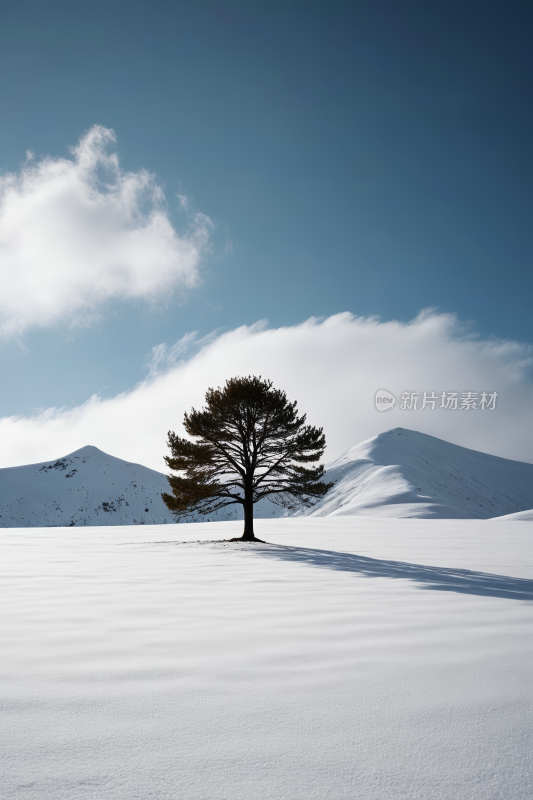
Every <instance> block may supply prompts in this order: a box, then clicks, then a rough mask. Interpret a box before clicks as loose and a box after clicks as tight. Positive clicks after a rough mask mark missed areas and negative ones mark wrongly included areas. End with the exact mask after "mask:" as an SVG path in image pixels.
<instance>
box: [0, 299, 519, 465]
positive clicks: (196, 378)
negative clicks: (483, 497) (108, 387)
mask: <svg viewBox="0 0 533 800" xmlns="http://www.w3.org/2000/svg"><path fill="white" fill-rule="evenodd" d="M532 364H533V348H532V347H531V346H529V345H524V344H520V343H516V342H506V341H501V340H493V339H490V340H489V339H481V338H476V337H475V336H473V335H472V334H470V333H469V332H468V330H465V328H464V326H462V325H460V324H459V322H458V321H457V320H456V319H455V318H454V317H453V316H450V315H446V314H436V313H429V314H422V315H420V316H419V317H418V318H417V319H415V320H413V321H412V322H411V323H408V324H404V323H400V322H394V321H392V322H380V321H379V320H377V319H363V318H358V317H354V316H352V315H351V314H339V315H336V316H333V317H329V318H328V319H325V320H316V319H310V320H308V321H307V322H304V323H302V324H301V325H295V326H293V327H287V328H277V329H268V328H266V327H265V324H264V323H258V324H257V325H254V326H243V327H241V328H237V329H235V330H232V331H227V332H225V333H218V334H217V333H216V332H215V333H214V334H213V335H212V336H211V339H210V340H204V341H203V342H202V340H200V339H198V338H197V337H196V335H195V334H194V333H190V334H187V335H186V336H185V337H183V338H182V339H180V340H179V342H177V343H176V344H175V345H173V346H171V347H167V346H166V345H164V344H161V345H158V346H157V347H156V348H154V350H153V351H152V354H151V360H150V362H149V369H150V372H151V374H150V376H149V377H148V378H147V379H146V380H145V381H143V382H142V383H140V384H139V385H138V386H136V387H135V388H134V389H132V391H130V392H126V393H124V394H121V395H119V396H117V397H114V398H111V399H100V398H98V397H93V398H91V399H90V400H88V401H87V403H85V404H84V405H82V406H79V407H77V408H74V409H68V410H65V409H49V410H47V411H45V412H43V413H41V414H39V415H37V416H35V417H31V418H28V417H19V418H14V417H12V418H4V419H1V420H0V441H1V442H2V448H1V450H0V459H1V461H0V464H1V465H2V466H12V465H15V464H24V463H31V462H36V461H41V460H45V459H48V458H55V457H58V456H61V455H65V454H66V453H69V452H71V451H72V450H74V449H76V448H78V447H82V446H83V445H86V444H93V445H96V446H97V447H99V448H101V449H102V450H106V451H108V452H110V453H111V454H113V455H116V456H120V457H122V458H126V459H129V460H131V461H137V462H141V463H144V464H146V465H148V466H151V467H153V468H154V469H158V470H164V463H163V455H164V454H165V453H166V445H165V441H166V434H167V431H168V430H169V429H171V430H175V431H181V430H182V429H181V421H182V419H183V412H184V411H186V410H189V409H190V408H191V406H195V407H197V408H198V407H201V406H202V404H203V399H204V395H205V391H206V389H207V388H208V387H209V386H220V385H222V384H223V383H224V381H225V380H226V378H229V377H231V376H234V375H248V374H256V375H258V374H261V375H263V376H264V377H268V378H271V379H272V380H273V381H274V384H275V385H276V386H278V387H280V388H283V389H284V390H285V391H286V392H287V394H288V397H289V399H291V400H297V401H298V404H299V408H300V409H301V410H302V411H305V412H307V414H308V419H309V422H310V423H311V424H313V425H321V426H324V429H325V433H326V437H327V442H328V451H327V454H326V455H327V457H328V458H333V457H334V456H336V455H338V454H340V453H341V452H342V451H343V450H346V449H347V448H349V447H351V446H352V445H354V444H356V443H358V442H360V441H362V440H364V439H367V438H369V437H371V436H374V435H376V434H378V433H380V432H382V431H385V430H388V429H390V428H394V427H397V426H401V427H405V428H412V429H414V430H419V431H422V432H424V433H429V434H431V435H433V436H439V437H441V438H443V439H446V440H448V441H450V442H453V443H455V444H460V445H463V446H465V447H471V448H473V449H476V450H482V451H484V452H488V453H492V454H494V455H499V456H503V457H505V458H514V459H517V460H522V461H530V462H531V461H533V456H532V453H533V426H532V425H531V418H532V413H533V386H532V384H531V380H530V371H531V368H532ZM380 388H385V389H388V390H390V391H392V392H393V393H395V394H396V396H398V395H399V393H400V392H401V391H403V390H418V391H420V392H421V393H422V392H424V391H427V392H431V391H435V392H437V393H438V392H441V391H459V392H461V391H470V390H473V391H483V390H486V391H488V390H491V391H497V392H498V393H499V400H498V406H497V408H496V410H495V411H485V412H481V411H473V412H465V411H460V410H457V411H448V412H444V411H438V410H435V411H431V410H429V409H426V410H424V411H419V410H418V411H401V410H399V408H398V406H396V407H395V408H394V409H393V410H392V411H389V412H387V413H385V414H380V413H378V412H377V411H376V410H375V409H374V403H373V400H374V392H375V391H376V390H377V389H380Z"/></svg>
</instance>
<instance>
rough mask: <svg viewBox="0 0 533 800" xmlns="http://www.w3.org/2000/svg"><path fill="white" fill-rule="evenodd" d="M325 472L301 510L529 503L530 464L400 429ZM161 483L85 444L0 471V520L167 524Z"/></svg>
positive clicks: (466, 508) (436, 509)
mask: <svg viewBox="0 0 533 800" xmlns="http://www.w3.org/2000/svg"><path fill="white" fill-rule="evenodd" d="M326 471H327V475H326V480H328V481H331V480H333V481H336V483H335V486H334V487H333V488H332V489H331V491H330V492H328V494H327V495H326V497H325V498H324V499H323V500H321V501H320V502H319V503H318V504H317V505H316V506H314V508H312V509H307V510H304V511H302V512H301V515H303V516H319V517H325V516H330V515H332V516H339V515H342V516H359V515H364V516H369V515H370V516H381V517H407V518H416V517H420V518H435V519H475V518H478V519H489V518H492V517H502V516H504V515H517V517H516V518H517V519H520V518H524V517H523V516H522V514H523V513H524V512H526V517H525V518H529V516H527V512H528V510H529V509H533V464H524V463H521V462H519V461H509V460H508V459H505V458H497V457H496V456H489V455H487V454H486V453H479V452H477V451H475V450H468V449H467V448H465V447H459V446H458V445H454V444H450V443H449V442H445V441H443V440H442V439H437V438H435V437H434V436H428V435H427V434H424V433H418V432H416V431H410V430H407V429H405V428H395V429H394V430H391V431H388V432H387V433H382V434H380V435H379V436H375V437H374V438H372V439H368V440H367V441H365V442H361V444H358V445H356V446H355V447H352V448H351V449H350V450H347V451H346V453H344V454H343V455H342V456H340V457H339V458H337V459H335V460H334V461H332V462H330V463H329V464H327V466H326ZM168 488H169V487H168V483H167V480H166V477H165V475H163V474H162V473H160V472H156V471H155V470H152V469H148V467H143V466H141V465H140V464H132V463H130V462H128V461H123V460H122V459H120V458H115V457H114V456H110V455H107V454H106V453H103V452H102V451H101V450H98V448H96V447H90V446H89V447H82V448H81V449H80V450H76V451H75V452H74V453H71V454H70V455H68V456H65V457H64V458H60V459H57V460H55V461H47V462H43V463H41V464H30V465H28V466H24V467H11V468H8V469H0V527H2V528H27V527H49V526H54V527H56V526H58V527H63V526H80V525H82V526H85V525H98V526H102V525H143V524H165V523H174V522H176V521H177V520H176V518H175V517H174V516H173V515H172V514H170V512H169V511H168V509H167V507H166V506H165V504H164V503H163V500H162V499H161V492H166V491H168ZM529 513H533V512H529ZM286 516H288V512H287V511H286V510H285V509H284V508H283V507H281V506H278V505H276V504H274V503H273V502H271V501H269V500H263V501H262V502H261V503H258V504H257V506H256V508H255V517H256V518H257V519H261V518H263V519H264V518H269V519H273V518H276V517H286ZM241 519H242V507H241V506H232V507H230V508H228V509H224V510H222V511H220V512H219V513H218V514H214V515H210V516H209V517H208V518H205V517H198V518H196V519H195V520H194V521H197V522H202V521H207V520H241ZM182 521H187V520H182ZM189 521H190V520H189Z"/></svg>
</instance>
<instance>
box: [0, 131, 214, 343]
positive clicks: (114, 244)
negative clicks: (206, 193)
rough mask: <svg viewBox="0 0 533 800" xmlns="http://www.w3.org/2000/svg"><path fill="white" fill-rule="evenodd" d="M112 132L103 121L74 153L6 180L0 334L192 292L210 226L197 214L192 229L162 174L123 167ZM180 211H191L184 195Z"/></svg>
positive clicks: (0, 183) (0, 223)
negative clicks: (180, 219)
mask: <svg viewBox="0 0 533 800" xmlns="http://www.w3.org/2000/svg"><path fill="white" fill-rule="evenodd" d="M114 142H115V134H114V132H113V131H112V130H109V129H107V128H103V127H102V126H100V125H95V126H94V127H93V128H91V129H90V130H89V131H88V132H87V133H86V134H85V135H84V136H83V137H82V138H81V140H80V142H79V144H78V145H77V146H76V147H74V148H72V158H70V159H68V158H55V159H54V158H49V157H48V158H44V159H42V160H40V161H35V160H34V158H33V153H31V151H28V154H27V159H26V162H25V164H24V165H23V166H22V168H21V169H20V171H19V172H18V173H16V174H15V173H10V174H7V175H4V176H1V177H0V270H1V276H2V291H1V293H0V335H1V336H3V337H4V338H9V337H17V336H20V335H21V334H22V333H24V331H25V330H27V329H28V328H29V327H33V326H48V325H53V324H57V323H58V322H63V321H66V322H68V323H70V324H73V323H76V324H80V323H81V324H85V323H87V322H88V321H90V319H91V318H92V317H93V316H94V315H95V314H96V313H98V309H99V308H101V306H102V304H104V303H105V302H106V301H108V300H110V299H113V298H126V299H136V298H143V299H148V300H150V301H153V300H154V299H156V298H158V297H162V296H167V295H168V293H169V292H171V291H172V290H174V289H176V288H182V289H186V288H190V287H192V286H194V285H195V284H196V283H197V282H198V279H199V275H198V271H199V267H200V263H201V260H202V256H203V253H204V252H205V250H206V247H207V244H208V239H209V234H210V229H211V222H210V220H209V219H208V218H207V217H205V216H204V215H202V214H196V215H190V214H189V219H190V225H189V229H188V231H187V232H186V233H185V234H184V235H181V236H180V235H178V234H177V233H176V231H175V230H174V228H173V227H172V224H171V222H170V219H169V215H168V211H167V208H166V205H165V198H164V194H163V191H162V189H161V187H160V186H158V185H157V183H156V182H155V180H154V177H153V176H152V175H151V174H150V173H148V172H146V171H145V170H140V171H139V172H125V171H124V170H123V169H122V168H121V167H120V164H119V160H118V157H117V154H116V153H113V152H112V153H108V152H107V149H108V146H109V145H112V144H113V143H114ZM181 205H182V207H184V209H185V210H188V206H187V203H186V199H183V198H182V201H181Z"/></svg>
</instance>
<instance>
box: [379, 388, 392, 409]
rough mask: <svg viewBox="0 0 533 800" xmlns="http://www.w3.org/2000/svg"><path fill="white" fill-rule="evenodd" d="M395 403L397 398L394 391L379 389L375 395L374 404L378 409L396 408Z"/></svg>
mask: <svg viewBox="0 0 533 800" xmlns="http://www.w3.org/2000/svg"><path fill="white" fill-rule="evenodd" d="M395 403H396V398H395V397H394V395H393V394H392V392H388V391H387V390H386V389H378V390H377V392H376V394H375V395H374V405H375V406H376V409H377V410H378V411H390V410H391V408H394V406H395Z"/></svg>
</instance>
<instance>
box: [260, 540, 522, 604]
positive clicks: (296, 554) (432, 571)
mask: <svg viewBox="0 0 533 800" xmlns="http://www.w3.org/2000/svg"><path fill="white" fill-rule="evenodd" d="M253 552H254V553H255V554H257V555H261V556H264V557H266V558H273V559H278V560H280V561H298V562H300V563H304V564H308V565H309V566H313V567H319V568H322V569H332V570H338V571H340V572H353V573H355V574H357V575H363V576H365V577H367V578H403V579H404V580H409V581H413V582H414V583H417V584H419V585H420V587H421V588H422V589H433V590H436V591H441V592H459V593H461V594H473V595H478V596H481V597H500V598H506V599H508V600H528V601H530V602H531V601H533V580H530V579H527V578H511V577H508V576H507V575H493V574H491V573H488V572H473V571H472V570H469V569H453V568H451V567H427V566H425V565H423V564H409V563H408V562H405V561H386V560H383V559H378V558H368V557H366V556H358V555H354V554H352V553H338V552H335V551H332V550H315V549H313V548H309V547H288V546H284V545H270V546H269V547H260V546H256V547H254V548H253Z"/></svg>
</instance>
